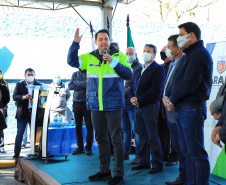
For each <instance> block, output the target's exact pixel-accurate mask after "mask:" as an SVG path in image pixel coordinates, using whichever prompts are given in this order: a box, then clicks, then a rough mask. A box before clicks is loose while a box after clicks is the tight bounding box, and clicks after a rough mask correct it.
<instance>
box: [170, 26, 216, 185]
mask: <svg viewBox="0 0 226 185" xmlns="http://www.w3.org/2000/svg"><path fill="white" fill-rule="evenodd" d="M178 28H179V29H180V30H179V37H178V38H177V45H178V46H179V47H180V48H181V49H182V51H183V52H184V53H185V54H186V57H185V59H184V62H183V63H184V68H183V69H182V70H181V71H180V73H181V75H179V76H178V75H177V76H178V77H176V76H175V78H174V80H173V82H172V85H171V96H168V97H169V100H168V101H169V104H168V105H169V106H168V108H167V107H166V108H167V110H169V111H170V110H173V109H175V116H176V120H177V131H178V137H179V144H180V150H181V153H182V155H183V156H185V158H186V176H187V177H188V178H187V180H186V181H187V182H186V183H187V184H196V185H209V177H210V164H209V159H208V153H207V152H206V150H205V147H204V129H203V128H204V120H205V119H206V111H207V108H206V101H207V100H208V99H209V96H210V92H211V87H212V72H213V60H212V57H211V55H210V53H209V52H208V51H207V50H206V48H205V47H204V46H203V41H202V40H201V30H200V28H199V27H198V25H197V24H195V23H193V22H187V23H184V24H181V25H179V26H178Z"/></svg>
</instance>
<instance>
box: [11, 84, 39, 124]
mask: <svg viewBox="0 0 226 185" xmlns="http://www.w3.org/2000/svg"><path fill="white" fill-rule="evenodd" d="M33 85H41V84H40V83H38V82H36V81H34V84H33ZM26 86H27V83H26V81H25V80H23V81H21V82H17V83H16V87H15V90H14V92H13V100H14V101H17V102H18V103H17V110H16V119H19V120H21V119H26V118H27V114H28V112H29V110H28V104H29V100H23V99H22V97H23V96H24V95H26V94H28V89H27V87H26Z"/></svg>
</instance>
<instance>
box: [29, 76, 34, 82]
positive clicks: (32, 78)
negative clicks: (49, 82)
mask: <svg viewBox="0 0 226 185" xmlns="http://www.w3.org/2000/svg"><path fill="white" fill-rule="evenodd" d="M34 79H35V77H33V76H28V77H27V81H28V82H30V83H31V82H33V81H34Z"/></svg>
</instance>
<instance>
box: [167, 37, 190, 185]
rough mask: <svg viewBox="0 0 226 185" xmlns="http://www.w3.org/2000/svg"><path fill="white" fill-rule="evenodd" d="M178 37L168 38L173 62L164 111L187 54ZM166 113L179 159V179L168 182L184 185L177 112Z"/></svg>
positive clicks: (168, 76)
mask: <svg viewBox="0 0 226 185" xmlns="http://www.w3.org/2000/svg"><path fill="white" fill-rule="evenodd" d="M178 36H179V35H178V34H177V35H171V36H170V37H169V38H168V45H167V46H168V47H167V49H166V56H168V57H171V58H172V59H173V60H172V61H171V63H170V66H169V70H168V73H167V75H166V79H165V84H164V88H163V103H164V109H165V106H168V103H169V101H168V99H169V98H168V97H169V93H170V92H168V91H169V90H170V88H171V85H172V82H173V80H174V77H175V75H176V74H177V73H178V72H180V69H181V66H183V64H182V63H183V60H184V58H185V54H184V53H183V52H182V50H181V48H179V47H178V45H177V38H178ZM164 113H165V115H166V118H167V124H168V128H169V131H170V136H171V142H172V146H173V148H174V150H175V154H176V157H177V158H178V159H179V162H180V164H179V172H180V173H179V177H178V178H177V179H176V180H175V181H173V182H166V184H168V185H183V184H184V183H185V181H186V160H185V157H184V156H183V155H182V154H181V151H180V145H179V139H178V132H177V121H176V118H175V111H174V110H173V111H168V110H167V109H165V110H164Z"/></svg>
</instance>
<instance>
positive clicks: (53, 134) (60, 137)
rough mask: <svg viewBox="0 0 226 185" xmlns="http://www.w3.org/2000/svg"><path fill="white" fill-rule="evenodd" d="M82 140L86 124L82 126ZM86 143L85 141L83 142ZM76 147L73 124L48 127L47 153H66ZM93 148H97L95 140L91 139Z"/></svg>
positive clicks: (84, 137) (84, 135)
mask: <svg viewBox="0 0 226 185" xmlns="http://www.w3.org/2000/svg"><path fill="white" fill-rule="evenodd" d="M82 133H83V141H84V142H86V135H87V132H86V126H85V125H83V127H82ZM84 145H86V143H84ZM76 148H77V139H76V134H75V126H69V127H68V128H61V127H49V129H48V150H47V151H48V153H49V154H66V153H72V152H73V151H74V150H75V149H76ZM92 149H93V150H98V147H97V142H96V141H95V139H93V147H92Z"/></svg>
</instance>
